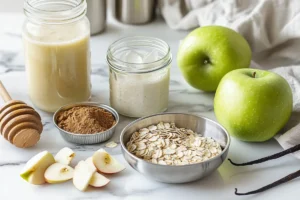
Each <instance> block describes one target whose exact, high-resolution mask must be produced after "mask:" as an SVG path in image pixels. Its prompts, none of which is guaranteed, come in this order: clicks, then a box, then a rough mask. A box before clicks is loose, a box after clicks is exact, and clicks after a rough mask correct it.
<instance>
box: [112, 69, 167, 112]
mask: <svg viewBox="0 0 300 200" xmlns="http://www.w3.org/2000/svg"><path fill="white" fill-rule="evenodd" d="M109 80H110V103H111V106H112V107H113V108H115V109H116V110H117V111H118V112H119V113H120V114H122V115H126V116H130V117H142V116H146V115H151V114H155V113H160V112H163V111H165V110H166V109H167V107H168V101H169V81H170V67H166V68H164V69H162V70H159V71H157V72H151V73H145V74H121V73H118V72H117V73H116V72H114V71H112V72H111V73H110V79H109Z"/></svg>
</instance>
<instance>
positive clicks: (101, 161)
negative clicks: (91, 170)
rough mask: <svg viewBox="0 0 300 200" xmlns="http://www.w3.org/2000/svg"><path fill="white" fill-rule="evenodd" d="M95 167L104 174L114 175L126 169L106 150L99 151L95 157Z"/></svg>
mask: <svg viewBox="0 0 300 200" xmlns="http://www.w3.org/2000/svg"><path fill="white" fill-rule="evenodd" d="M93 163H94V165H95V167H96V168H97V169H98V170H99V171H100V172H103V173H106V174H114V173H118V172H120V171H122V170H124V169H125V166H123V165H122V164H120V163H119V162H118V161H117V160H116V159H115V158H114V157H112V156H111V155H109V153H107V152H106V151H105V150H104V149H99V150H98V151H96V152H95V153H94V155H93Z"/></svg>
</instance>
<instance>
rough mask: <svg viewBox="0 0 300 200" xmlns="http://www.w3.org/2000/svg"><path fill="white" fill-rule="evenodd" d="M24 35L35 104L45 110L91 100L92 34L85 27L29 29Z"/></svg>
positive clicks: (51, 110) (66, 26)
mask: <svg viewBox="0 0 300 200" xmlns="http://www.w3.org/2000/svg"><path fill="white" fill-rule="evenodd" d="M27 30H28V31H30V33H28V32H24V33H23V41H24V49H25V62H26V71H27V75H28V76H27V79H28V87H29V96H30V98H31V100H32V102H33V103H34V104H35V105H36V106H37V107H39V108H40V109H42V110H45V111H48V112H54V111H56V110H57V109H58V108H59V107H61V106H63V105H65V104H68V103H72V102H80V101H86V100H88V98H89V97H90V94H91V89H90V87H91V86H90V46H89V37H90V36H89V30H88V29H87V28H85V26H84V25H83V24H82V23H72V24H67V25H63V26H62V25H57V26H56V25H53V26H45V27H42V26H32V27H31V26H30V25H28V27H27Z"/></svg>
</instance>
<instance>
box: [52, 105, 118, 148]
mask: <svg viewBox="0 0 300 200" xmlns="http://www.w3.org/2000/svg"><path fill="white" fill-rule="evenodd" d="M75 106H95V107H99V108H103V109H104V110H107V111H108V112H110V113H111V114H112V115H113V116H114V118H115V121H116V123H115V124H114V125H113V126H112V127H111V128H110V129H108V130H106V131H103V132H100V133H94V134H78V133H71V132H68V131H65V130H63V129H61V128H60V127H59V126H58V125H57V116H58V114H59V113H60V112H62V111H64V110H68V109H70V108H73V107H75ZM53 123H54V125H55V127H56V128H57V129H58V130H59V133H60V135H61V136H62V137H63V139H64V140H66V141H67V142H71V143H75V144H97V143H101V142H105V141H107V140H109V139H110V138H111V137H112V136H113V134H114V132H115V128H116V126H117V124H118V123H119V115H118V113H117V111H115V109H113V108H112V107H110V106H108V105H105V104H99V103H96V102H83V103H73V104H68V105H65V106H62V107H61V108H59V109H58V110H57V111H56V112H55V113H54V115H53Z"/></svg>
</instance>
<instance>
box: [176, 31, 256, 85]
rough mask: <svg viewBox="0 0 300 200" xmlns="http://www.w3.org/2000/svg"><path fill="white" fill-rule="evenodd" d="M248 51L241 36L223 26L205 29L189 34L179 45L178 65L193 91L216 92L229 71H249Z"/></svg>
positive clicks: (245, 42)
mask: <svg viewBox="0 0 300 200" xmlns="http://www.w3.org/2000/svg"><path fill="white" fill-rule="evenodd" d="M250 61H251V49H250V47H249V44H248V43H247V41H246V40H245V39H244V38H243V36H242V35H240V34H239V33H237V32H235V31H234V30H232V29H229V28H226V27H222V26H204V27H200V28H197V29H195V30H194V31H192V32H191V33H190V34H189V35H188V36H187V37H186V38H185V39H184V40H183V42H182V43H181V45H180V47H179V50H178V53H177V64H178V66H179V68H180V70H181V72H182V74H183V77H184V78H185V80H186V81H187V82H188V83H189V84H190V85H191V86H192V87H194V88H196V89H200V90H203V91H215V90H216V89H217V87H218V85H219V82H220V81H221V79H222V77H223V76H224V75H225V74H227V73H228V72H230V71H232V70H234V69H239V68H248V67H249V65H250Z"/></svg>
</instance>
